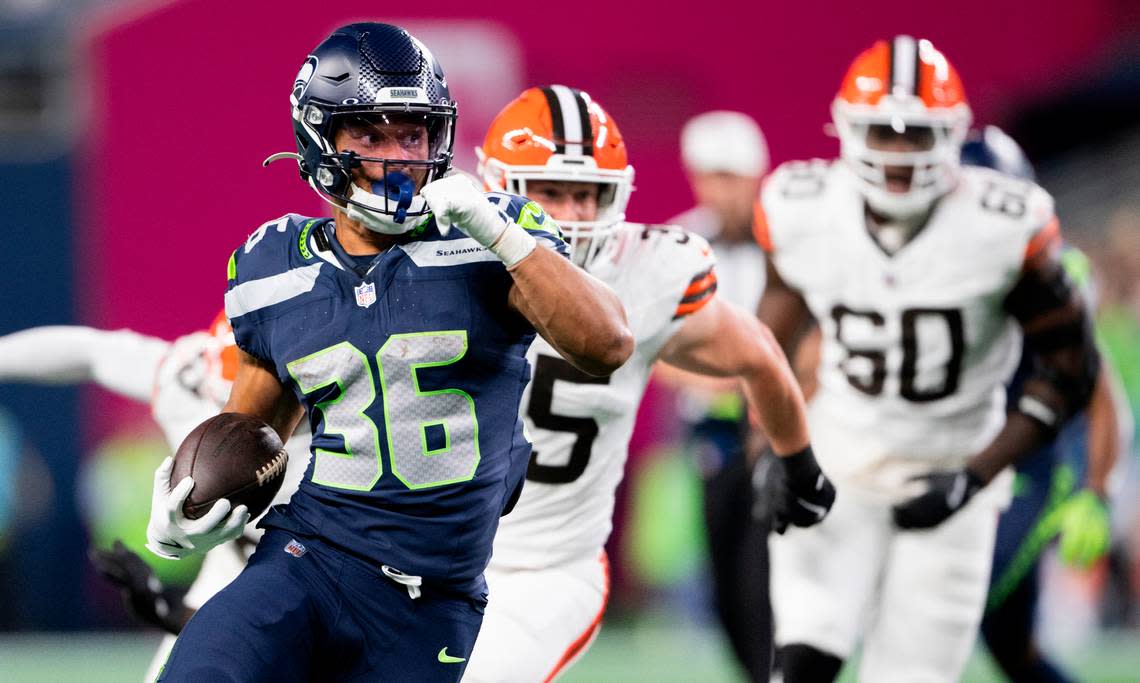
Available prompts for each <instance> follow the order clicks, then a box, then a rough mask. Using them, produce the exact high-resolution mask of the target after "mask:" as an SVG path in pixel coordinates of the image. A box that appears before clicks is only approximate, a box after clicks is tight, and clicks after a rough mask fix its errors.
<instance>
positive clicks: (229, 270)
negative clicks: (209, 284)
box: [226, 249, 237, 280]
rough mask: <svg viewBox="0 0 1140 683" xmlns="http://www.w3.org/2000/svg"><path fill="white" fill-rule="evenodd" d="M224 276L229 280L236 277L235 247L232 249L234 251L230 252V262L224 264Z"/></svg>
mask: <svg viewBox="0 0 1140 683" xmlns="http://www.w3.org/2000/svg"><path fill="white" fill-rule="evenodd" d="M226 278H227V279H229V280H236V279H237V249H234V253H232V254H230V263H229V265H228V266H226Z"/></svg>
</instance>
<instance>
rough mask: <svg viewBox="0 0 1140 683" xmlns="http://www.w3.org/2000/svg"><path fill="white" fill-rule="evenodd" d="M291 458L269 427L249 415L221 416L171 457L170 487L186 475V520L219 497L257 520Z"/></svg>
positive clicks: (194, 433) (197, 431) (196, 431)
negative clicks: (189, 484)
mask: <svg viewBox="0 0 1140 683" xmlns="http://www.w3.org/2000/svg"><path fill="white" fill-rule="evenodd" d="M288 460H289V455H288V453H287V452H286V451H285V446H284V444H282V443H281V437H279V436H278V435H277V432H276V431H274V429H273V428H272V427H270V426H269V425H268V424H266V423H265V422H264V421H262V420H260V419H258V418H256V417H253V416H252V415H242V414H240V413H222V414H220V415H215V416H214V417H212V418H210V419H209V420H206V421H205V422H203V423H202V424H200V425H198V427H197V428H195V429H194V431H192V432H190V434H189V435H188V436H187V437H186V438H185V439H184V440H183V441H182V445H181V446H179V447H178V452H177V453H175V454H174V467H173V468H172V469H171V471H170V485H171V487H172V488H173V487H174V486H176V485H177V484H178V482H180V481H182V479H183V478H184V477H193V478H194V488H193V489H191V491H190V495H189V496H188V497H187V498H186V502H185V503H184V504H183V506H182V512H183V514H185V515H186V517H187V518H189V519H197V518H199V517H201V516H202V515H204V514H206V512H208V511H209V509H210V507H211V506H213V504H214V502H215V501H217V500H218V499H219V498H227V499H229V501H230V503H231V504H232V505H233V507H235V508H236V507H237V506H238V505H245V506H246V507H248V508H249V515H250V518H251V519H252V518H254V517H257V516H258V515H260V514H261V513H262V512H265V510H266V508H268V507H269V504H270V503H271V502H272V501H273V497H274V496H275V495H277V491H278V490H279V489H280V488H281V482H282V480H283V479H284V477H285V465H286V463H287V462H288Z"/></svg>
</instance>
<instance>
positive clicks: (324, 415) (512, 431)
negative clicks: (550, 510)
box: [226, 193, 566, 592]
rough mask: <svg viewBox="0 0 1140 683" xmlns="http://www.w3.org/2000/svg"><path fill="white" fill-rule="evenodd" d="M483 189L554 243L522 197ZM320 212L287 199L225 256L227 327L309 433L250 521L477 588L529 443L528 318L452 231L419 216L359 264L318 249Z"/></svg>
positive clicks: (558, 243)
mask: <svg viewBox="0 0 1140 683" xmlns="http://www.w3.org/2000/svg"><path fill="white" fill-rule="evenodd" d="M488 200H489V201H491V202H493V203H495V204H497V205H498V206H499V208H501V209H503V210H504V211H506V213H507V214H508V215H509V216H510V217H511V218H513V219H514V220H516V221H518V222H519V224H520V225H522V226H523V227H524V228H526V229H527V230H528V231H530V232H531V233H532V234H533V235H535V236H536V237H537V238H539V243H540V244H543V245H544V246H547V247H550V248H553V249H555V250H557V251H558V252H560V253H562V254H563V255H565V254H566V246H565V243H564V242H563V241H562V239H561V238H560V237H559V236H558V234H557V232H558V231H557V227H556V226H555V225H554V222H553V221H548V220H547V219H546V217H545V214H543V212H542V210H541V209H540V208H538V207H537V205H535V204H533V203H529V202H527V201H526V200H525V199H523V198H521V197H513V196H510V195H503V194H495V193H491V194H488ZM332 227H333V226H332V222H331V220H330V219H307V218H303V217H301V216H297V215H293V214H290V215H287V216H284V217H283V218H281V219H279V220H277V221H274V222H271V223H268V224H266V225H265V226H262V227H261V228H260V229H259V230H258V231H257V232H255V233H254V234H253V235H251V236H250V238H249V240H248V241H247V242H246V244H245V245H244V246H242V247H240V248H239V249H238V250H237V251H236V252H234V257H233V258H232V259H231V261H230V268H229V291H228V293H227V294H226V314H227V316H228V317H229V319H230V322H231V324H232V325H233V329H234V338H235V340H236V342H237V344H238V346H239V347H240V348H242V349H243V350H245V351H246V352H247V353H249V354H251V355H253V356H256V357H258V358H261V359H264V360H266V361H269V362H271V363H272V366H273V368H274V370H275V371H276V373H277V377H278V379H279V380H280V381H281V382H282V383H283V384H284V385H285V386H287V387H289V388H290V389H292V390H293V391H294V393H295V394H296V396H297V398H298V399H299V400H300V401H301V403H302V405H304V407H305V410H306V413H307V416H308V420H309V424H310V427H311V429H312V433H313V437H312V439H313V440H312V452H313V458H312V462H311V464H310V465H309V469H308V471H307V472H306V475H305V478H304V479H303V480H302V482H301V485H300V487H299V489H298V491H297V493H296V494H294V496H293V499H292V500H291V502H290V504H289V505H287V506H282V507H278V508H274V509H273V510H271V511H270V513H269V514H268V515H267V516H266V518H265V519H264V520H263V522H262V525H263V526H265V527H272V528H280V529H285V530H288V531H290V532H292V533H294V534H296V535H298V536H319V537H321V538H322V539H324V540H325V541H326V542H328V543H330V544H332V545H333V546H336V547H338V548H339V549H341V550H343V551H344V552H347V553H351V554H353V555H356V556H359V557H362V558H364V559H366V560H368V561H370V562H372V563H374V564H376V565H377V566H379V565H380V564H386V565H390V566H392V567H395V568H397V569H399V570H401V571H403V572H404V573H407V574H413V575H418V576H422V577H423V578H424V580H425V581H429V582H431V581H434V582H438V583H445V584H447V585H449V586H451V587H452V588H454V589H456V590H464V591H472V592H475V591H481V590H482V579H481V573H482V571H483V568H484V567H485V566H486V563H487V559H488V558H489V556H490V551H491V539H492V537H493V535H494V532H495V527H496V523H497V520H498V518H499V515H500V514H501V513H502V512H503V510H504V508H505V507H506V505H507V503H508V501H509V500H510V499H511V497H512V495H514V494H515V492H516V490H517V488H518V486H519V485H520V484H521V481H522V478H523V475H524V473H525V471H526V465H527V462H528V460H529V458H530V450H531V449H530V444H529V443H528V442H527V440H526V439H525V438H524V437H523V431H522V421H521V420H520V419H519V402H520V400H521V397H522V393H523V388H524V387H525V385H526V382H527V380H528V379H529V375H530V373H529V367H528V364H527V361H526V357H525V356H526V350H527V348H528V347H529V346H530V343H531V341H532V340H533V339H534V336H535V333H534V329H533V328H532V327H531V325H530V324H529V322H528V321H527V320H526V319H525V318H523V317H522V316H521V315H519V314H518V313H516V312H514V311H513V310H512V309H511V308H510V306H509V304H508V301H507V298H508V292H509V290H510V287H511V283H512V280H511V276H510V275H509V274H508V273H507V272H506V269H505V268H504V267H503V264H502V262H501V261H499V260H498V258H496V257H495V256H494V255H493V254H491V253H490V252H488V251H487V250H486V249H483V248H482V247H480V246H479V245H478V244H476V243H475V241H474V240H472V239H471V238H469V237H467V236H466V235H464V234H463V233H462V232H461V231H460V230H452V231H450V232H449V233H448V235H447V236H446V237H444V236H441V235H440V233H439V230H438V229H437V227H436V225H435V221H434V219H433V218H431V217H428V218H426V219H425V220H424V221H423V222H421V223H420V225H419V226H417V228H416V229H415V230H414V231H413V232H412V233H410V234H409V235H407V236H405V237H404V238H403V239H402V240H401V241H400V243H398V244H397V245H396V246H395V247H393V248H391V249H389V250H387V251H385V252H383V253H382V254H379V255H378V256H377V257H376V258H375V259H374V260H372V262H371V264H370V265H369V266H368V267H367V270H366V274H364V275H363V276H361V275H360V274H358V272H357V271H355V270H353V269H351V268H346V267H345V266H344V265H342V262H341V260H340V259H338V258H337V257H336V256H335V255H334V253H333V249H336V248H339V247H338V245H336V244H335V242H333V241H331V240H330V238H329V232H330V231H331V230H332ZM348 258H351V257H348ZM361 272H364V269H363V268H361ZM363 284H371V285H373V286H374V287H375V292H374V296H375V301H370V299H371V298H372V296H373V295H369V294H366V293H361V290H360V288H361V286H362V285H363Z"/></svg>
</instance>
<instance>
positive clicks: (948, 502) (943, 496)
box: [891, 468, 986, 529]
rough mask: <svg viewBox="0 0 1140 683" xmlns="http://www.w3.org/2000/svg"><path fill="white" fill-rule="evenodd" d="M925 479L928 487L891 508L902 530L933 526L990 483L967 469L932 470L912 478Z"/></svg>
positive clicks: (912, 479) (913, 479)
mask: <svg viewBox="0 0 1140 683" xmlns="http://www.w3.org/2000/svg"><path fill="white" fill-rule="evenodd" d="M910 481H924V482H926V483H927V486H928V488H927V490H926V491H925V492H924V493H921V494H919V495H917V496H915V497H914V498H911V499H910V500H908V501H906V502H903V503H899V504H898V505H896V506H894V507H893V508H892V509H891V514H892V516H893V517H894V520H895V525H896V526H898V527H899V528H900V529H930V528H932V527H936V526H938V525H939V524H941V523H942V522H944V521H946V519H947V518H949V517H950V515H952V514H954V513H955V512H957V511H958V510H961V509H962V508H963V507H964V506H965V505H966V503H968V502H970V499H971V498H973V497H974V494H975V493H977V492H978V491H981V490H982V488H983V487H984V486H985V485H986V484H985V482H984V481H982V478H981V477H979V476H978V475H976V474H974V473H973V472H971V471H970V470H969V469H967V468H962V469H960V470H954V471H951V472H931V473H929V474H920V475H918V476H916V477H911V478H910Z"/></svg>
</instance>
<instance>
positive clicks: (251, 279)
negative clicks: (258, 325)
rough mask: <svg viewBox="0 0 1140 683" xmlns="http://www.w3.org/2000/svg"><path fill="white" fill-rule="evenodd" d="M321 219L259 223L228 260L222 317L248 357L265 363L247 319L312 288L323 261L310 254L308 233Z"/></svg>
mask: <svg viewBox="0 0 1140 683" xmlns="http://www.w3.org/2000/svg"><path fill="white" fill-rule="evenodd" d="M322 220H323V219H320V218H306V217H305V216H300V215H298V214H292V213H290V214H286V215H284V216H282V217H281V218H278V219H276V220H272V221H269V222H267V223H264V224H262V225H261V226H260V227H259V228H257V230H254V231H253V232H252V233H251V234H250V236H249V237H248V238H247V239H246V241H245V243H244V244H242V245H241V246H239V247H238V248H237V249H235V250H234V252H233V254H232V255H231V256H230V261H229V265H228V267H227V272H226V278H227V281H228V282H227V289H226V317H227V318H228V319H229V321H230V325H232V326H233V330H234V340H235V342H236V343H237V346H238V347H239V348H241V349H242V350H244V351H245V352H246V353H249V354H251V355H253V356H256V357H258V358H262V359H267V358H268V351H267V350H266V348H265V347H264V345H263V344H261V343H260V342H259V340H258V339H257V335H256V330H255V327H254V322H255V321H253V320H251V319H250V318H252V317H256V313H257V312H258V311H262V310H264V309H266V308H268V307H270V306H273V305H274V304H276V303H280V302H283V301H286V300H288V299H289V298H292V297H293V296H296V295H297V294H300V293H302V292H305V291H309V290H310V289H312V287H313V283H315V282H316V279H317V275H318V273H319V272H320V268H321V264H322V263H323V261H322V260H321V259H320V258H319V257H317V256H316V255H315V254H313V253H312V251H311V250H310V248H309V234H310V232H311V231H312V229H313V228H314V226H316V225H317V224H319V223H320V222H321V221H322Z"/></svg>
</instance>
